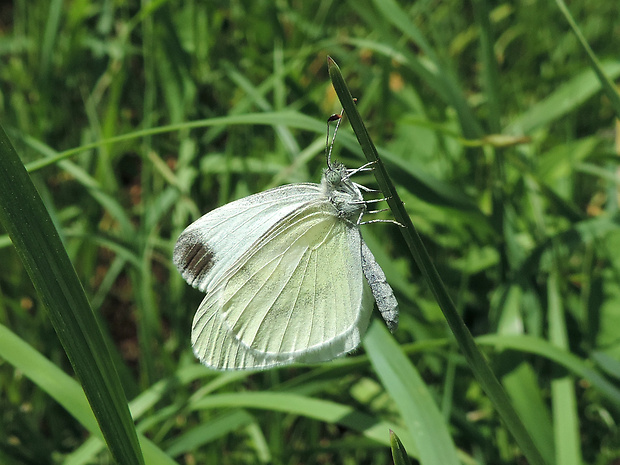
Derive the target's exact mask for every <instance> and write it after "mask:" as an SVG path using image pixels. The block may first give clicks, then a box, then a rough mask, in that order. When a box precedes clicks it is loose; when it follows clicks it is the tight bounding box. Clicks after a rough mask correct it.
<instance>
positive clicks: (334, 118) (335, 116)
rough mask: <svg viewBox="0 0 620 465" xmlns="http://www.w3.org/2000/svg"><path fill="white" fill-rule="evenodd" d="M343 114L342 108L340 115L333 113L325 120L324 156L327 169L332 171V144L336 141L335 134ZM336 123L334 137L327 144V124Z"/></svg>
mask: <svg viewBox="0 0 620 465" xmlns="http://www.w3.org/2000/svg"><path fill="white" fill-rule="evenodd" d="M343 113H344V108H343V109H342V110H341V112H340V113H334V114H333V115H331V116H330V117H329V118H327V139H326V140H325V156H326V158H327V168H328V169H330V170H331V169H332V150H333V149H334V142H335V141H336V133H337V132H338V128H339V127H340V123H341V122H342V115H343ZM333 121H337V123H336V128H335V129H334V136H333V137H332V141H331V143H330V142H329V123H331V122H333Z"/></svg>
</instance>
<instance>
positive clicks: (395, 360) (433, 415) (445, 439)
mask: <svg viewBox="0 0 620 465" xmlns="http://www.w3.org/2000/svg"><path fill="white" fill-rule="evenodd" d="M364 347H365V348H366V352H367V353H368V358H369V359H370V362H371V363H372V366H373V368H374V369H375V371H376V372H377V375H379V378H380V379H381V381H382V384H383V385H384V386H385V388H386V389H387V391H388V392H389V393H390V396H391V397H392V399H393V400H394V402H395V403H396V405H397V407H398V409H399V410H400V414H401V417H402V419H403V421H404V422H405V425H407V428H408V429H409V432H410V434H411V436H412V437H413V440H414V441H415V443H416V446H417V448H418V453H419V457H420V462H421V463H423V464H424V465H433V464H434V465H449V464H454V465H457V464H458V463H460V462H459V459H458V457H457V454H456V449H455V447H454V443H453V442H452V439H451V438H450V433H449V432H448V428H447V426H446V423H445V420H444V417H443V416H442V414H441V412H440V411H439V408H438V407H437V405H436V404H435V400H434V399H433V397H432V396H431V394H430V392H428V389H427V388H426V385H425V384H424V381H422V378H421V377H420V375H419V374H418V372H417V370H416V369H415V367H414V366H413V365H412V364H411V362H410V361H409V359H408V358H407V357H406V356H405V355H404V354H403V352H402V350H401V349H400V347H399V346H398V344H397V343H396V341H395V340H394V338H393V337H391V336H390V334H389V332H388V330H387V329H386V327H385V325H383V324H382V323H381V322H379V321H378V320H375V321H374V322H373V323H372V325H371V326H370V328H369V329H368V332H367V333H366V337H365V338H364Z"/></svg>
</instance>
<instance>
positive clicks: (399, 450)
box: [390, 430, 411, 465]
mask: <svg viewBox="0 0 620 465" xmlns="http://www.w3.org/2000/svg"><path fill="white" fill-rule="evenodd" d="M390 449H392V459H394V465H411V460H409V457H408V456H407V451H406V450H405V446H403V443H402V442H400V439H399V438H398V436H397V435H396V433H395V432H394V431H392V430H390Z"/></svg>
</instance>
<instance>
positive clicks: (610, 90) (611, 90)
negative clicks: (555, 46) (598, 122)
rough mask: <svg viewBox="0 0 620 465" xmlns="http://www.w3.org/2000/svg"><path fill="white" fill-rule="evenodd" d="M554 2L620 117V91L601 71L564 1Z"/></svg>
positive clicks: (596, 59) (557, 0) (556, 0)
mask: <svg viewBox="0 0 620 465" xmlns="http://www.w3.org/2000/svg"><path fill="white" fill-rule="evenodd" d="M555 3H556V4H557V5H558V8H559V9H560V11H561V12H562V14H563V15H564V17H565V18H566V21H567V22H568V24H569V25H570V27H571V29H572V30H573V32H574V33H575V36H577V40H578V41H579V43H580V44H581V46H582V47H583V49H584V50H585V51H586V54H587V55H588V59H589V60H590V66H591V67H592V69H593V70H594V72H595V73H596V76H597V77H598V79H599V81H601V86H602V87H603V92H605V95H607V98H609V100H610V102H611V105H612V107H613V108H614V110H615V112H616V117H617V118H620V93H619V92H618V89H617V88H616V86H615V84H614V83H613V82H612V80H611V79H609V77H608V76H607V75H606V74H605V72H604V71H603V68H602V67H601V64H600V63H599V61H598V58H597V57H596V55H595V54H594V51H593V50H592V48H591V47H590V44H588V41H587V40H586V38H585V37H584V36H583V34H582V33H581V29H579V26H577V23H576V22H575V20H574V19H573V16H572V15H571V14H570V11H569V10H568V7H567V6H566V3H564V0H555Z"/></svg>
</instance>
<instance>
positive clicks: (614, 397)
mask: <svg viewBox="0 0 620 465" xmlns="http://www.w3.org/2000/svg"><path fill="white" fill-rule="evenodd" d="M476 342H478V344H480V345H490V346H494V347H495V348H496V349H497V350H507V349H511V350H518V351H521V352H525V353H530V354H535V355H539V356H541V357H545V358H547V359H549V360H552V361H554V362H555V363H558V364H560V365H562V366H564V367H565V368H567V369H568V370H570V371H571V372H573V373H574V374H575V375H577V376H580V377H582V378H585V379H587V380H588V382H589V383H590V384H592V386H594V387H595V388H596V389H597V390H598V391H599V392H600V393H601V394H603V395H604V396H605V397H607V398H608V399H609V400H610V401H611V402H612V403H613V405H614V406H615V409H616V411H619V412H620V389H618V388H617V387H616V386H615V385H614V384H613V383H612V382H610V381H609V380H607V378H605V377H604V376H603V375H601V373H600V372H599V371H598V370H596V369H595V368H592V366H591V364H589V363H586V362H585V361H583V360H582V359H580V358H579V357H577V356H576V355H574V354H571V353H570V352H567V351H566V350H562V349H560V348H558V347H556V346H554V345H552V344H550V343H549V342H547V341H545V340H543V339H540V338H537V337H533V336H527V335H519V336H512V335H506V334H502V335H486V336H479V337H477V338H476Z"/></svg>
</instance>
